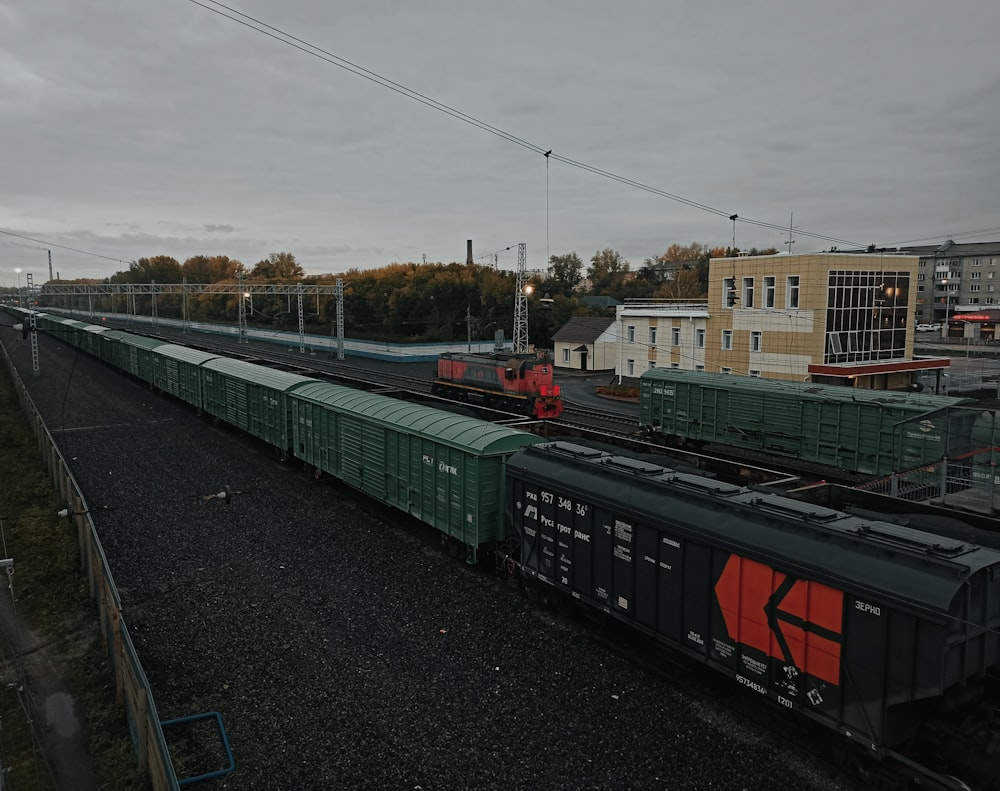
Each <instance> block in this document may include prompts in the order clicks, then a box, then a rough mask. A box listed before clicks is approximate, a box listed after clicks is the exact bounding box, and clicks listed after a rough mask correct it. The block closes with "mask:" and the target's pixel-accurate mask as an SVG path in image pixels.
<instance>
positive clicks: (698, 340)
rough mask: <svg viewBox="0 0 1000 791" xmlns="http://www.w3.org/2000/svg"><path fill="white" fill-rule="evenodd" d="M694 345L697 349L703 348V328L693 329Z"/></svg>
mask: <svg viewBox="0 0 1000 791" xmlns="http://www.w3.org/2000/svg"><path fill="white" fill-rule="evenodd" d="M694 338H695V345H696V346H697V347H698V348H699V349H704V348H705V330H695V331H694Z"/></svg>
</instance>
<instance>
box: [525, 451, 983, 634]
mask: <svg viewBox="0 0 1000 791" xmlns="http://www.w3.org/2000/svg"><path fill="white" fill-rule="evenodd" d="M507 468H508V471H509V472H511V473H513V474H517V475H520V476H523V477H525V478H526V479H529V480H532V481H535V482H538V483H540V484H541V485H545V483H547V482H552V483H553V484H554V486H553V488H554V489H556V488H557V487H558V490H557V491H554V493H555V494H557V495H561V496H576V497H579V496H580V495H585V496H586V497H587V498H588V500H589V501H590V502H592V503H593V504H595V505H597V504H599V505H603V506H604V507H605V508H607V509H608V510H609V512H611V513H614V514H615V518H621V519H626V518H632V519H638V520H642V521H644V522H645V523H646V524H650V525H653V526H656V527H658V528H660V529H662V530H664V531H666V532H668V533H673V534H674V535H675V536H677V537H683V538H686V539H689V540H695V541H703V542H705V543H708V544H710V545H712V546H716V547H724V548H729V549H731V550H732V551H734V552H736V553H738V554H741V555H746V556H749V557H753V558H756V559H764V560H767V561H769V562H771V563H773V564H775V565H776V567H781V568H782V569H783V570H784V571H786V572H794V573H797V574H801V575H802V576H804V577H808V578H810V579H816V580H819V581H823V582H827V583H829V584H834V585H836V586H838V587H843V586H844V584H845V583H846V584H849V586H850V587H851V588H852V589H853V590H856V591H858V590H861V591H865V590H867V591H872V592H873V593H877V594H878V595H879V596H881V597H883V598H887V599H896V600H899V601H901V602H904V603H906V604H908V605H909V606H918V607H922V608H925V609H926V610H928V611H931V612H934V611H936V612H937V613H939V615H940V616H941V617H944V616H945V614H946V613H947V612H948V610H949V608H950V606H951V602H952V600H953V599H954V597H955V595H956V594H957V593H958V591H959V590H960V588H961V586H962V584H963V583H964V582H965V580H966V579H968V578H969V577H970V576H972V575H973V574H975V573H977V572H979V571H981V570H982V569H984V568H990V567H992V568H993V569H994V570H995V572H994V573H997V574H998V575H1000V552H998V551H996V550H993V549H988V548H983V547H979V546H977V545H975V544H969V543H965V542H962V541H955V540H953V539H949V538H946V537H943V536H938V535H934V534H931V533H926V532H923V531H920V530H915V529H912V528H907V527H902V526H900V525H894V524H890V523H888V522H880V521H874V520H868V519H861V518H858V517H855V516H851V515H849V514H846V513H843V512H841V511H835V510H833V509H829V508H824V507H822V506H815V505H811V504H808V503H803V502H800V501H798V500H794V499H792V498H790V497H785V496H782V495H780V494H777V493H769V492H761V491H759V490H751V489H748V488H746V487H742V486H735V485H732V484H727V483H722V482H720V481H716V480H713V479H711V478H705V477H702V476H699V475H692V474H688V473H678V472H675V471H673V470H670V469H668V468H664V467H660V466H659V465H656V464H650V463H648V462H643V461H639V460H636V459H631V458H625V457H621V456H614V455H612V454H610V453H606V452H603V451H595V450H594V449H592V448H583V447H580V446H577V445H572V444H570V443H565V442H554V443H546V444H542V445H537V446H535V447H533V448H527V449H525V451H524V452H521V453H518V454H516V455H514V456H513V457H511V459H509V460H508V462H507ZM567 468H569V469H567ZM577 492H579V493H580V495H577V494H576V493H577Z"/></svg>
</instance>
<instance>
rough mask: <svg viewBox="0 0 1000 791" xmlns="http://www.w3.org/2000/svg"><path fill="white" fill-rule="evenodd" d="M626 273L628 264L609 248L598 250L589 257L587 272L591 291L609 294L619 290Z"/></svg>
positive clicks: (619, 254)
mask: <svg viewBox="0 0 1000 791" xmlns="http://www.w3.org/2000/svg"><path fill="white" fill-rule="evenodd" d="M628 271H629V263H628V261H626V260H625V259H624V258H622V256H621V253H619V252H617V251H615V250H612V249H611V248H610V247H608V248H605V249H604V250H598V251H597V252H596V253H594V255H593V256H592V257H591V259H590V268H589V269H588V270H587V277H589V278H590V283H591V290H592V291H594V292H599V293H610V292H612V291H614V290H615V289H618V288H620V287H621V285H622V283H623V282H624V280H625V274H626V273H627V272H628Z"/></svg>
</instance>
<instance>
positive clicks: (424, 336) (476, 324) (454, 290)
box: [58, 244, 776, 347]
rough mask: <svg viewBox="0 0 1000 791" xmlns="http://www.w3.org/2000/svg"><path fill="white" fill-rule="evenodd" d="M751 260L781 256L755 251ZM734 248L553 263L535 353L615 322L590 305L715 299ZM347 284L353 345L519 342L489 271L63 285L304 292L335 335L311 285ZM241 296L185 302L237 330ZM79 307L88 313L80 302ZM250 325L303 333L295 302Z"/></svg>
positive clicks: (240, 269) (163, 311)
mask: <svg viewBox="0 0 1000 791" xmlns="http://www.w3.org/2000/svg"><path fill="white" fill-rule="evenodd" d="M749 252H750V253H751V254H752V255H768V254H773V253H774V252H776V250H774V249H769V250H751V251H749ZM732 253H733V251H732V250H730V249H728V248H722V247H716V248H708V247H706V246H704V245H699V244H690V245H686V246H684V245H678V244H672V245H670V246H669V247H668V248H667V249H666V251H664V252H663V253H662V254H660V255H656V256H650V257H648V258H646V259H645V260H644V261H643V263H642V265H640V266H639V267H637V268H635V269H632V267H631V264H630V263H629V262H628V261H627V260H626V259H625V258H624V257H623V256H622V255H621V254H620V253H618V252H617V251H615V250H612V249H610V248H606V249H604V250H598V251H597V252H595V253H594V255H593V256H591V258H590V262H589V265H587V266H585V265H584V262H583V259H581V258H580V256H579V255H577V253H575V252H571V253H566V254H562V255H553V256H551V258H550V259H549V262H548V263H549V266H548V270H547V271H546V272H545V273H534V274H532V275H531V277H530V279H529V285H530V286H531V296H530V297H529V309H528V337H529V339H530V340H531V342H532V343H534V344H535V345H537V346H543V347H544V346H550V345H551V337H552V335H553V334H554V333H555V332H556V331H557V330H558V329H559V328H560V327H561V326H563V325H564V324H565V323H566V322H567V321H569V319H570V318H571V317H573V316H601V315H608V313H607V309H606V308H604V307H601V306H598V305H593V304H588V302H587V301H586V300H585V299H584V298H585V297H588V296H605V297H612V298H614V299H617V300H626V299H650V298H655V299H676V300H694V301H696V300H700V299H704V298H705V297H706V295H707V293H708V262H709V260H710V259H711V258H719V257H728V256H730V255H732ZM338 277H340V278H343V279H344V283H345V291H344V325H345V331H346V333H347V334H348V335H349V336H351V337H353V338H360V339H370V340H384V341H390V342H419V341H428V342H431V341H454V340H461V339H465V338H467V337H468V336H469V335H471V337H472V338H473V339H474V340H488V339H491V338H493V337H495V334H496V333H497V331H502V332H503V333H504V337H505V338H507V339H509V338H510V337H511V336H512V332H513V319H514V301H515V296H516V295H515V293H514V292H515V289H516V275H515V273H514V272H513V271H509V270H501V269H497V268H494V267H491V266H485V265H481V264H464V263H463V264H459V263H449V264H442V263H432V264H427V263H420V264H417V263H406V264H400V263H395V264H390V265H388V266H384V267H381V268H379V269H349V270H348V271H346V272H343V273H340V274H323V275H306V274H305V272H304V270H303V269H302V267H301V266H300V265H299V263H298V262H297V261H296V259H295V256H294V255H293V254H292V253H287V252H282V253H272V254H270V255H269V256H268V257H267V258H265V259H263V260H261V261H259V262H257V263H256V264H255V265H254V266H253V267H251V268H249V269H248V268H247V267H246V266H245V265H244V264H243V263H242V262H240V261H238V260H236V259H232V258H229V257H228V256H223V255H220V256H205V255H196V256H192V257H191V258H188V259H187V260H186V261H184V262H183V263H180V262H178V261H177V260H176V259H174V258H172V257H170V256H163V255H160V256H153V257H151V258H140V259H139V260H137V261H134V262H132V263H131V264H130V266H129V268H128V269H127V270H123V271H119V272H116V273H115V274H114V275H112V276H111V277H109V278H106V279H104V280H94V279H79V280H61V281H58V282H59V283H60V284H99V283H117V284H129V283H135V284H139V283H142V284H147V283H156V284H179V283H187V284H189V285H197V284H205V285H207V284H216V283H232V284H235V283H237V282H240V278H242V282H243V284H244V285H245V286H252V285H254V284H293V283H294V284H302V285H303V286H305V287H306V288H305V292H306V296H305V303H304V306H303V312H304V314H305V320H306V323H307V324H308V325H309V332H314V333H328V332H330V330H331V327H332V326H333V325H334V324H335V322H336V304H335V299H334V297H332V296H326V295H323V296H317V295H315V294H313V295H309V293H308V286H309V285H324V286H329V285H333V284H334V283H335V282H336V279H337V278H338ZM241 298H242V297H241V295H240V294H228V295H224V294H196V295H189V296H188V297H187V300H186V305H187V311H188V318H189V319H190V320H192V321H206V322H222V323H232V322H234V321H235V320H236V317H237V315H238V314H239V300H240V299H241ZM77 299H78V304H77V307H80V306H81V305H80V304H79V299H80V298H77ZM248 303H249V304H247V305H245V308H246V316H247V321H248V322H249V323H250V324H252V325H258V326H259V325H266V326H271V327H275V328H284V329H288V328H293V327H296V326H297V324H298V302H297V299H292V297H289V296H284V295H274V294H259V293H255V294H254V295H253V297H252V298H251V299H250V300H248ZM182 305H183V300H182V297H181V296H180V295H175V294H161V295H158V296H157V301H156V312H157V315H159V316H165V317H174V318H180V317H181V316H182V311H183V307H182ZM91 306H92V307H94V309H95V310H102V311H113V312H124V311H125V310H126V307H125V306H124V305H123V304H121V302H120V298H119V304H117V305H116V304H113V300H112V298H111V297H101V299H100V303H99V304H93V302H91ZM135 310H136V311H137V312H138V313H145V314H147V315H148V314H149V313H151V311H152V298H151V297H150V296H138V295H137V296H136V297H135Z"/></svg>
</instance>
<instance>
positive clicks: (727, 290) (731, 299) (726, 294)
mask: <svg viewBox="0 0 1000 791" xmlns="http://www.w3.org/2000/svg"><path fill="white" fill-rule="evenodd" d="M722 307H724V308H733V307H736V278H735V277H724V278H722Z"/></svg>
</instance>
